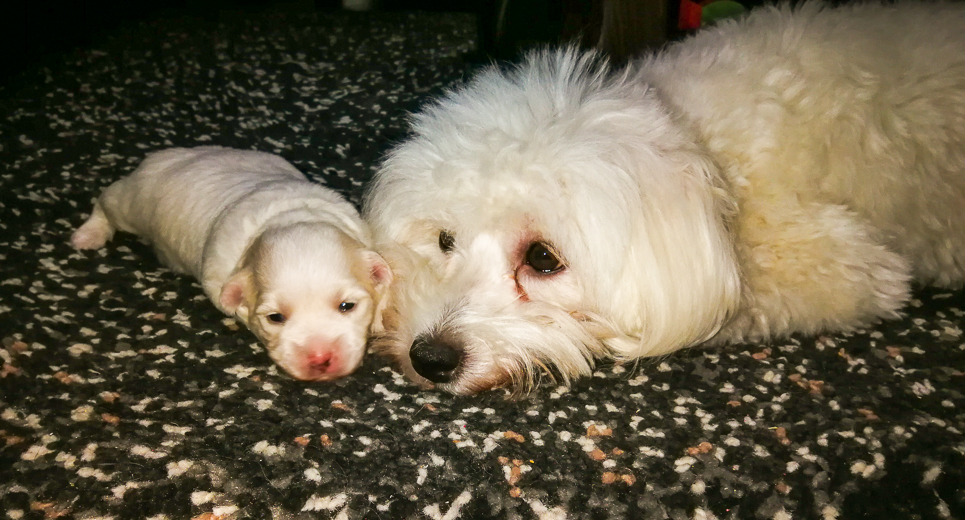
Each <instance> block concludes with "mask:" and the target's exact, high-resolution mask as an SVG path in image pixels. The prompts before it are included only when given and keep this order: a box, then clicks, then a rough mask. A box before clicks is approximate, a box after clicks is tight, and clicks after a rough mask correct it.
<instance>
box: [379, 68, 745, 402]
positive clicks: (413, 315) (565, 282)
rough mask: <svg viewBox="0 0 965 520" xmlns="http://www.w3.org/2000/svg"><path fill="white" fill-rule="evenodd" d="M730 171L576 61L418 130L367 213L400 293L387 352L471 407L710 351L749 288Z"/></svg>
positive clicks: (529, 76) (441, 113) (486, 84)
mask: <svg viewBox="0 0 965 520" xmlns="http://www.w3.org/2000/svg"><path fill="white" fill-rule="evenodd" d="M717 182H718V181H717V175H716V172H715V170H714V165H713V164H712V163H711V162H710V161H709V160H707V158H706V156H705V155H704V154H703V153H702V152H701V150H700V149H699V147H698V146H697V145H696V144H695V140H694V139H693V138H692V137H691V136H689V135H688V134H687V132H686V131H685V130H684V129H683V128H682V127H681V125H679V124H677V123H675V122H674V121H673V120H672V118H671V117H670V116H669V114H668V112H667V110H666V109H665V108H664V107H663V106H662V105H661V104H660V102H659V101H658V100H657V98H656V97H655V95H654V94H653V93H652V92H650V91H649V90H648V88H647V86H646V85H645V84H642V83H640V82H637V81H634V80H633V79H632V78H630V77H628V75H627V74H610V73H609V71H608V70H607V69H606V66H605V65H603V64H601V63H600V62H599V61H598V60H597V59H596V57H595V56H593V55H580V54H578V53H577V52H575V51H572V50H564V51H559V52H555V53H542V54H535V55H532V56H530V58H529V59H528V60H527V61H526V62H524V63H523V64H522V65H521V66H520V67H519V68H518V69H515V70H512V71H509V72H503V71H500V70H497V69H490V70H488V71H486V72H483V73H482V74H481V75H480V76H478V77H477V78H476V79H475V80H473V81H472V82H471V83H470V84H468V85H467V86H466V87H465V88H463V89H461V90H458V91H455V92H452V93H450V94H448V95H447V96H446V97H444V98H443V99H441V100H440V101H438V102H437V103H435V104H433V105H431V106H429V107H427V108H426V109H425V110H424V111H423V112H422V113H420V114H418V115H417V116H415V118H414V123H413V136H412V137H411V138H410V139H409V140H408V141H407V142H404V143H403V144H401V145H400V146H399V147H397V148H396V149H395V150H394V151H393V152H392V153H391V154H390V156H389V157H388V159H387V160H386V162H385V163H384V165H383V167H382V168H381V170H380V171H379V172H378V174H377V176H376V179H375V182H374V183H373V186H372V188H371V189H370V191H369V193H368V195H367V200H366V207H365V209H366V216H367V218H368V220H369V222H370V223H371V224H372V225H373V227H374V230H375V233H376V235H377V241H378V242H379V243H380V244H381V247H383V254H385V255H386V258H387V259H388V260H389V264H390V265H392V268H393V271H394V274H395V277H396V282H395V284H394V286H393V289H392V294H391V296H390V303H389V308H388V310H387V316H386V321H385V323H386V332H385V334H383V335H382V336H381V337H380V338H379V339H378V340H377V344H378V345H380V346H381V348H382V349H383V350H385V351H387V352H388V353H389V354H390V355H392V356H393V357H394V358H395V359H397V360H398V362H399V364H400V366H401V367H402V369H403V370H404V371H405V373H406V374H407V375H409V376H410V377H412V378H413V379H414V380H416V381H418V382H421V383H424V384H426V385H430V384H434V385H436V386H439V387H441V388H443V389H445V390H448V391H451V392H455V393H472V392H475V391H479V390H483V389H487V388H492V387H495V386H502V385H513V386H515V387H516V388H517V389H526V388H528V387H530V386H531V385H532V384H534V383H535V382H536V381H537V380H538V376H539V375H540V374H541V373H545V372H546V371H545V370H544V369H546V368H548V369H549V373H551V374H554V375H558V376H562V377H563V378H564V379H566V378H569V377H574V376H578V375H583V374H587V373H589V372H590V370H591V368H592V361H593V359H594V358H595V357H597V356H600V355H610V356H614V357H621V358H636V357H640V356H647V355H658V354H663V353H666V352H669V351H672V350H674V349H677V348H681V347H684V346H688V345H693V344H695V343H698V342H701V341H703V340H705V339H706V338H708V337H709V336H711V335H712V334H714V333H715V332H716V331H717V330H718V329H719V327H720V326H721V324H722V322H723V321H724V320H725V319H726V317H727V315H728V314H729V313H730V312H731V311H732V310H733V308H734V307H735V306H736V303H737V299H738V292H739V291H738V288H739V276H738V273H737V267H736V262H735V260H734V253H733V247H732V245H731V242H730V239H729V238H728V236H727V233H726V230H725V225H724V221H725V217H724V215H725V214H726V212H727V207H726V204H725V200H724V199H725V196H724V193H725V192H724V190H722V189H720V188H719V187H718V186H717V185H716V183H717Z"/></svg>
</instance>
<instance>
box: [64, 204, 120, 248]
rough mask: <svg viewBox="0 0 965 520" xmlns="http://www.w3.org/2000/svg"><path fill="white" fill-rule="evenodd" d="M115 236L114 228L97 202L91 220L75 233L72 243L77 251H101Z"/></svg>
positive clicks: (71, 239) (71, 238) (72, 236)
mask: <svg viewBox="0 0 965 520" xmlns="http://www.w3.org/2000/svg"><path fill="white" fill-rule="evenodd" d="M113 236H114V226H113V225H111V222H110V220H108V218H107V215H106V214H104V210H103V209H101V205H100V202H95V203H94V210H93V211H92V212H91V215H90V218H88V219H87V222H84V224H83V225H82V226H80V227H79V228H77V230H76V231H74V234H73V235H71V237H70V243H71V244H73V246H74V247H75V248H77V249H100V248H102V247H104V244H106V243H107V242H108V241H109V240H110V239H111V238H112V237H113Z"/></svg>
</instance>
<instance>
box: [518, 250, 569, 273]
mask: <svg viewBox="0 0 965 520" xmlns="http://www.w3.org/2000/svg"><path fill="white" fill-rule="evenodd" d="M526 264H527V265H529V266H530V267H532V268H533V269H534V270H535V271H536V272H539V273H543V274H552V273H555V272H557V271H559V270H561V269H563V262H561V261H560V259H559V258H557V257H556V254H555V253H553V250H551V249H550V248H549V247H548V246H547V245H546V244H544V243H542V242H533V243H532V244H531V245H530V246H529V249H528V250H527V251H526Z"/></svg>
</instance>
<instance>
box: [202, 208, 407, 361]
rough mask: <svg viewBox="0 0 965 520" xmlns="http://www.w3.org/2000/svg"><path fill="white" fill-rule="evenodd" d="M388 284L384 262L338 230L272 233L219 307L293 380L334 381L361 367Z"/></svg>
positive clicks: (313, 226)
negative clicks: (243, 325) (244, 329)
mask: <svg viewBox="0 0 965 520" xmlns="http://www.w3.org/2000/svg"><path fill="white" fill-rule="evenodd" d="M391 276H392V275H391V271H390V270H389V268H388V266H387V265H386V263H385V261H384V260H383V259H382V257H381V256H379V255H378V254H377V253H375V252H373V251H369V250H367V249H366V248H365V247H363V246H362V244H360V243H358V242H357V241H355V240H354V239H352V238H350V237H349V236H347V235H346V234H344V233H342V232H341V231H339V230H338V229H336V228H335V227H333V226H330V225H327V224H319V223H301V224H294V225H289V226H284V227H277V228H270V229H268V230H267V231H265V232H264V233H262V234H261V235H259V236H258V237H257V238H255V239H254V240H253V241H252V243H251V244H250V245H249V246H248V248H247V250H246V251H245V254H244V256H243V257H242V259H241V261H240V263H239V265H238V267H237V268H236V269H235V272H234V273H233V274H232V275H231V277H230V278H229V279H228V281H227V282H226V283H225V285H224V287H223V289H222V291H221V305H222V307H223V308H224V309H225V310H226V312H228V313H230V314H234V315H235V316H237V317H238V318H240V319H241V320H242V321H243V322H244V323H245V324H246V325H247V326H248V328H249V329H251V331H252V332H253V333H254V334H255V335H256V336H257V337H258V339H259V340H261V342H262V343H263V344H264V345H265V346H266V348H267V349H268V354H269V355H270V356H271V358H272V360H274V361H275V362H276V363H277V364H278V366H280V367H281V368H282V369H284V370H285V371H286V372H288V373H289V374H290V375H291V376H292V377H294V378H296V379H302V380H330V379H336V378H339V377H342V376H345V375H348V374H350V373H352V372H353V371H354V370H355V369H356V368H357V367H358V366H359V364H360V363H361V362H362V357H363V355H364V354H365V349H366V342H367V340H368V336H369V331H370V326H371V328H372V329H379V328H380V327H381V325H380V321H381V319H380V318H379V317H378V314H379V310H378V305H379V302H380V301H381V300H384V298H382V296H383V293H384V292H385V289H386V288H387V287H388V284H389V282H390V281H391ZM373 320H375V321H376V323H374V324H373Z"/></svg>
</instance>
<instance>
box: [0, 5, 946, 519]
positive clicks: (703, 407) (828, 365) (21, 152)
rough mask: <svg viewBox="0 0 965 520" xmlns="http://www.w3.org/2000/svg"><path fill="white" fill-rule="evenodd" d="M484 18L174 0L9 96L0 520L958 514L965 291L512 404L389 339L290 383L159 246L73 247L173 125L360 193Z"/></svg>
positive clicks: (1, 277)
mask: <svg viewBox="0 0 965 520" xmlns="http://www.w3.org/2000/svg"><path fill="white" fill-rule="evenodd" d="M474 42H475V25H474V20H473V18H472V17H471V16H470V15H466V14H442V13H435V14H432V13H419V14H406V13H374V14H348V13H302V14H298V13H289V14H282V13H276V14H271V13H262V14H249V15H245V14H235V15H233V16H225V17H222V19H221V20H220V21H218V22H206V21H203V20H199V19H192V18H181V19H167V20H162V21H156V22H151V23H143V24H140V25H129V26H127V27H124V28H120V29H118V30H116V31H114V32H113V33H112V34H111V36H110V38H108V39H106V40H103V41H100V42H99V43H97V44H95V45H93V46H91V47H89V48H85V49H83V50H82V51H76V52H72V53H69V54H67V55H65V56H64V57H62V58H61V59H58V60H54V61H52V62H49V63H48V64H47V65H45V66H43V67H33V68H30V69H29V70H27V71H26V72H25V75H24V76H23V78H22V81H18V82H17V83H16V85H17V86H16V87H13V86H11V87H8V88H7V89H6V90H3V91H2V99H0V165H2V166H0V168H2V173H0V341H2V344H0V360H2V363H3V365H2V369H0V504H2V508H0V510H2V513H3V515H4V518H10V519H15V520H16V519H35V518H36V519H49V518H83V519H88V518H91V519H92V518H105V519H108V518H110V519H199V520H200V519H204V520H214V519H233V518H272V519H294V518H339V519H343V518H344V519H354V518H375V519H379V518H381V519H394V518H413V519H421V518H427V519H457V518H458V519H466V518H471V519H475V518H520V519H530V518H540V519H563V518H585V519H605V518H633V519H674V520H679V519H689V518H694V519H713V518H717V519H731V518H732V519H745V518H747V519H768V520H771V519H773V520H786V519H822V520H835V519H838V520H851V519H862V518H868V519H888V520H892V519H931V518H965V434H963V431H965V375H963V370H965V337H963V334H962V330H963V328H965V292H949V291H937V290H922V291H920V292H918V293H917V294H916V299H915V300H914V302H913V303H912V305H911V306H909V308H908V309H907V316H906V317H905V318H904V319H902V320H898V321H892V322H887V323H883V324H881V325H880V326H877V327H875V328H873V329H869V330H864V331H859V332H856V333H853V334H839V335H828V336H822V337H794V338H791V339H790V340H787V341H781V342H778V343H775V344H772V345H744V346H736V347H731V348H727V349H721V350H700V349H696V350H691V351H686V352H680V353H677V354H675V355H672V356H669V357H666V358H662V359H655V360H649V361H644V362H642V363H640V364H639V365H638V366H601V367H599V370H598V371H597V372H596V373H595V374H594V375H593V377H591V378H587V379H585V380H582V381H579V382H577V383H576V384H574V385H573V386H572V387H569V388H563V387H555V386H552V385H548V386H545V387H543V388H541V389H539V390H538V391H536V392H534V393H533V394H532V395H529V396H527V397H525V398H523V399H521V400H515V401H514V400H509V399H507V396H506V395H505V394H504V393H502V392H498V391H497V392H490V393H487V394H483V395H479V396H475V397H453V396H449V395H445V394H439V393H434V392H424V391H419V390H418V389H417V388H415V387H414V386H412V385H410V384H409V383H407V382H406V381H405V380H404V379H403V378H402V377H401V376H400V375H399V374H397V373H396V372H394V371H393V370H392V369H391V367H389V366H387V365H386V364H385V363H384V362H383V361H381V360H379V359H376V358H373V357H370V358H368V359H367V360H366V362H365V365H364V367H363V368H362V369H361V370H359V372H357V373H356V374H355V375H354V376H352V377H350V378H347V379H344V380H341V381H338V382H336V383H334V384H309V383H303V382H296V381H293V380H291V379H289V378H288V377H286V376H285V375H284V374H281V373H279V371H278V370H277V369H276V368H275V367H274V366H273V365H272V364H271V362H270V361H269V359H268V356H267V355H266V353H265V352H264V351H263V350H262V349H261V348H260V347H259V346H258V345H257V344H256V342H255V338H254V337H253V336H252V335H251V334H250V333H249V332H248V331H247V330H245V329H244V328H239V327H238V325H237V324H235V323H234V322H233V321H232V320H231V319H225V317H224V316H222V315H221V314H220V313H219V312H218V311H217V310H216V309H215V308H214V306H213V305H211V304H210V303H209V302H208V301H207V300H206V299H205V298H204V296H203V294H202V291H201V289H200V286H199V285H198V284H196V283H194V282H193V280H191V279H189V278H187V277H184V276H180V275H176V274H174V273H172V272H171V271H169V270H167V269H165V268H163V267H161V265H160V264H159V262H158V261H157V260H156V258H155V257H154V254H153V253H152V251H151V250H150V248H148V247H147V246H145V245H143V244H141V243H139V242H138V241H137V240H135V239H133V238H132V237H130V236H124V235H119V236H118V237H116V238H115V240H114V241H113V242H112V243H111V244H109V246H108V247H107V248H105V249H103V250H100V251H96V252H84V253H78V252H76V251H74V250H72V249H71V248H70V246H69V245H68V243H67V241H68V238H69V235H70V233H71V231H72V230H73V228H75V227H76V226H77V225H79V224H80V223H81V222H82V221H83V219H84V218H85V216H86V215H87V213H88V212H89V211H90V208H91V201H92V199H93V197H95V196H96V195H97V193H98V192H99V191H100V189H102V188H103V187H104V186H107V185H108V184H110V183H111V182H113V181H114V180H116V179H117V178H119V177H121V176H122V175H125V174H126V173H128V172H130V171H131V170H132V169H133V167H135V166H136V165H137V164H138V163H139V162H140V161H141V160H142V159H143V157H144V155H145V154H146V153H147V152H149V151H152V150H156V149H160V148H166V147H171V146H196V145H202V144H218V145H224V146H232V147H237V148H246V149H258V150H263V151H267V152H274V153H278V154H280V155H282V156H284V157H285V158H286V159H288V160H290V161H292V162H293V163H294V164H295V165H296V166H298V167H299V168H300V169H301V170H303V171H305V172H306V173H307V174H308V175H309V176H310V177H312V178H313V179H315V180H317V181H319V182H321V183H324V184H326V185H328V186H331V187H333V188H335V189H337V190H339V191H341V192H342V193H344V194H345V195H347V196H348V197H349V198H350V199H351V200H352V201H354V202H356V203H358V201H359V200H360V195H361V193H362V190H363V187H364V185H365V183H366V181H367V180H368V179H369V178H370V177H371V174H372V171H373V168H374V167H375V165H376V164H377V162H378V160H379V158H380V156H381V154H382V153H383V152H384V151H385V150H386V149H387V148H388V147H389V146H390V145H391V144H392V142H394V141H396V140H398V139H400V138H401V137H402V136H403V135H404V132H405V118H406V112H407V111H409V110H412V109H414V108H416V107H417V106H418V104H419V102H420V101H423V100H425V99H426V98H427V97H428V96H431V95H433V94H434V93H438V92H439V91H440V90H441V89H442V88H444V87H445V86H447V85H451V84H452V83H453V82H456V81H459V80H460V79H461V78H463V77H464V76H465V74H466V72H467V70H468V69H469V65H467V63H466V61H465V56H466V54H467V53H470V52H471V51H473V50H474V47H475V43H474Z"/></svg>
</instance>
